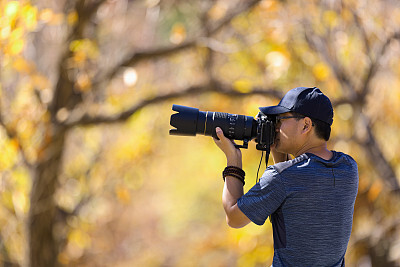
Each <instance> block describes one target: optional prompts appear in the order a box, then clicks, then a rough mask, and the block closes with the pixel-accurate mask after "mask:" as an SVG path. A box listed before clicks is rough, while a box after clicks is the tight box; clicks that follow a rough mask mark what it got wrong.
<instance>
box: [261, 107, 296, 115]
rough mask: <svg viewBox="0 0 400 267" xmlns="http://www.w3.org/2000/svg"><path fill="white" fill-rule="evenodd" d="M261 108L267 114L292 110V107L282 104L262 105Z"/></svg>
mask: <svg viewBox="0 0 400 267" xmlns="http://www.w3.org/2000/svg"><path fill="white" fill-rule="evenodd" d="M259 109H260V111H261V112H262V113H264V114H265V115H278V114H282V113H286V112H290V109H288V108H285V107H282V106H270V107H260V108H259Z"/></svg>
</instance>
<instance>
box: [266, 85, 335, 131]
mask: <svg viewBox="0 0 400 267" xmlns="http://www.w3.org/2000/svg"><path fill="white" fill-rule="evenodd" d="M259 109H260V111H261V112H262V113H264V114H265V115H278V114H282V113H286V112H296V113H299V114H301V115H304V116H307V117H310V118H313V119H318V120H320V121H323V122H326V123H328V124H329V125H332V123H333V108H332V103H331V101H330V100H329V98H328V97H327V96H326V95H324V94H323V93H322V92H321V90H320V89H318V88H317V87H297V88H294V89H292V90H290V91H289V92H287V93H286V95H285V96H284V97H283V98H282V100H281V101H280V102H279V104H278V105H276V106H269V107H260V108H259Z"/></svg>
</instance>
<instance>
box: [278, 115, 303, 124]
mask: <svg viewBox="0 0 400 267" xmlns="http://www.w3.org/2000/svg"><path fill="white" fill-rule="evenodd" d="M292 118H294V119H304V118H305V117H304V116H278V117H276V123H279V122H280V121H281V120H284V119H292Z"/></svg>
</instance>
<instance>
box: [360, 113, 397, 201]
mask: <svg viewBox="0 0 400 267" xmlns="http://www.w3.org/2000/svg"><path fill="white" fill-rule="evenodd" d="M360 120H361V121H362V123H363V126H364V127H365V129H366V135H365V136H363V137H357V136H356V137H355V140H356V141H357V142H358V143H359V144H360V145H361V146H362V147H364V149H366V150H367V152H368V153H367V156H368V157H369V158H370V161H371V162H372V163H373V165H374V168H375V169H376V170H377V172H378V173H380V174H381V178H382V179H383V180H385V181H386V182H387V184H388V185H389V187H390V188H392V190H393V192H394V193H396V194H399V193H400V185H399V182H398V179H397V176H396V172H395V170H394V169H393V167H392V166H391V165H390V163H389V162H388V161H387V159H386V158H385V156H384V154H383V152H382V150H381V148H380V146H379V144H378V142H377V140H376V138H375V135H374V133H373V129H372V125H371V121H370V120H369V118H368V117H367V116H365V115H363V114H360Z"/></svg>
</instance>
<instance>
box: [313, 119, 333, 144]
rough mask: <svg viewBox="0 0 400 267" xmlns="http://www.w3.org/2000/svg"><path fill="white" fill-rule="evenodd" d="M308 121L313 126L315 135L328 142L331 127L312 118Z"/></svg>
mask: <svg viewBox="0 0 400 267" xmlns="http://www.w3.org/2000/svg"><path fill="white" fill-rule="evenodd" d="M310 119H311V121H312V123H313V124H314V126H315V134H316V135H317V137H319V138H322V139H324V140H325V141H328V140H329V138H330V136H331V126H330V125H329V124H328V123H326V122H324V121H321V120H318V119H314V118H310Z"/></svg>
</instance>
